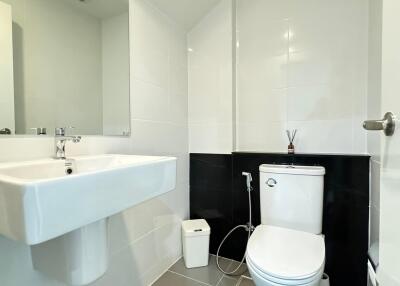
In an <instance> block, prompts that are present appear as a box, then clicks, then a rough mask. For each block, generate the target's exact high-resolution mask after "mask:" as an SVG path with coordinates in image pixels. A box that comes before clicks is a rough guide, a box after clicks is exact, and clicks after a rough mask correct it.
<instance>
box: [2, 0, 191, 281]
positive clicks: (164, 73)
mask: <svg viewBox="0 0 400 286" xmlns="http://www.w3.org/2000/svg"><path fill="white" fill-rule="evenodd" d="M130 3H131V4H132V5H131V6H130V12H131V14H130V15H131V16H130V27H131V29H130V42H131V75H132V76H131V78H130V81H131V86H132V90H131V105H132V106H131V110H132V115H131V122H132V135H131V137H129V138H118V137H97V136H85V137H84V138H83V140H82V142H81V143H79V144H69V145H68V146H67V155H78V154H100V153H123V154H148V155H152V154H153V155H173V156H177V157H178V173H177V187H176V189H175V190H174V191H171V192H169V193H167V194H165V195H163V196H161V197H159V198H156V199H153V200H150V201H147V202H144V203H143V204H140V205H138V206H135V207H133V208H131V209H129V210H127V211H125V212H124V213H122V214H119V215H116V216H113V217H112V218H110V220H109V236H110V265H109V269H108V271H107V273H106V275H105V276H104V277H103V278H101V279H100V280H98V281H96V282H95V283H93V285H96V286H109V285H116V286H128V285H129V286H131V285H135V286H140V285H148V284H150V283H151V282H152V281H153V280H155V279H156V278H157V277H158V275H160V274H161V273H162V272H163V271H164V270H165V269H167V268H168V266H169V265H170V264H172V263H173V262H174V261H175V260H176V259H177V258H178V257H179V256H180V255H181V240H180V221H181V219H183V218H187V217H188V212H189V210H188V209H189V188H188V181H189V174H188V171H189V166H188V142H187V138H188V129H187V67H186V65H187V64H186V35H185V33H184V32H183V31H182V30H181V29H180V28H179V27H177V26H176V25H175V24H174V23H173V22H172V21H171V20H170V19H169V18H167V17H166V16H165V15H163V14H162V13H161V12H159V11H158V10H157V9H155V8H153V7H152V6H150V5H149V4H147V2H146V1H144V0H130ZM52 153H53V139H51V138H44V137H43V138H23V137H12V138H0V161H10V160H26V159H33V158H40V157H44V156H45V157H48V156H51V155H52ZM0 253H1V255H0V285H2V286H20V285H30V286H61V285H62V284H61V283H58V282H56V281H52V280H49V279H48V278H46V277H44V276H43V275H41V274H40V273H38V272H35V271H33V269H32V265H31V261H30V251H29V248H28V247H26V246H24V245H23V244H20V243H18V242H14V241H11V240H8V239H6V238H3V237H0ZM63 286H65V285H63Z"/></svg>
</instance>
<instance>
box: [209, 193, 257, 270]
mask: <svg viewBox="0 0 400 286" xmlns="http://www.w3.org/2000/svg"><path fill="white" fill-rule="evenodd" d="M251 191H252V187H251V186H248V187H247V192H248V198H249V225H243V224H241V225H237V226H235V227H234V228H232V229H231V230H230V231H229V232H228V234H227V235H226V236H225V237H224V239H223V240H222V241H221V243H220V245H219V246H218V250H217V255H216V256H217V257H216V261H217V267H218V269H219V270H220V271H221V272H222V273H224V274H226V275H230V276H240V275H242V274H243V273H245V272H246V269H245V270H243V271H242V272H240V273H236V271H238V270H239V269H240V267H241V266H242V265H243V263H244V260H245V258H246V252H247V242H248V241H249V239H250V236H251V232H252V231H253V224H252V221H251ZM239 228H244V229H245V230H246V231H247V232H248V235H247V242H246V250H245V252H244V254H243V258H242V260H241V261H240V263H239V265H238V266H237V267H236V268H235V269H234V270H232V271H229V272H228V271H225V270H223V269H222V268H221V266H220V265H219V251H220V250H221V247H222V245H223V244H224V242H225V240H226V239H227V238H228V237H229V236H230V235H231V233H233V232H234V231H235V230H237V229H239Z"/></svg>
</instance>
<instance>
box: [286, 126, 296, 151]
mask: <svg viewBox="0 0 400 286" xmlns="http://www.w3.org/2000/svg"><path fill="white" fill-rule="evenodd" d="M296 133H297V129H294V130H293V131H292V132H290V131H289V130H286V134H287V137H288V139H289V145H288V154H294V144H293V142H294V138H296Z"/></svg>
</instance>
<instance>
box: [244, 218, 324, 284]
mask: <svg viewBox="0 0 400 286" xmlns="http://www.w3.org/2000/svg"><path fill="white" fill-rule="evenodd" d="M246 262H247V266H248V269H249V272H250V275H251V276H252V278H253V280H254V283H255V284H256V285H257V286H280V285H301V286H318V285H319V282H320V280H321V277H322V275H323V271H324V266H325V243H324V237H323V235H318V234H313V233H308V232H303V231H298V230H292V229H288V228H282V227H276V226H270V225H259V226H258V227H257V228H256V229H255V231H254V233H253V235H252V236H251V238H250V240H249V243H248V245H247V255H246Z"/></svg>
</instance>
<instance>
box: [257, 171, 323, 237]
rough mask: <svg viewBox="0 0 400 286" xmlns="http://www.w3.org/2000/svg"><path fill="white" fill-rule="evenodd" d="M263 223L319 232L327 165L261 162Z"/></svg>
mask: <svg viewBox="0 0 400 286" xmlns="http://www.w3.org/2000/svg"><path fill="white" fill-rule="evenodd" d="M259 170H260V209H261V223H262V224H266V225H274V226H280V227H285V228H289V229H294V230H300V231H306V232H310V233H315V234H320V233H321V232H322V209H323V197H324V175H325V168H324V167H319V166H296V165H267V164H264V165H261V166H260V168H259Z"/></svg>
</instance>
